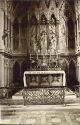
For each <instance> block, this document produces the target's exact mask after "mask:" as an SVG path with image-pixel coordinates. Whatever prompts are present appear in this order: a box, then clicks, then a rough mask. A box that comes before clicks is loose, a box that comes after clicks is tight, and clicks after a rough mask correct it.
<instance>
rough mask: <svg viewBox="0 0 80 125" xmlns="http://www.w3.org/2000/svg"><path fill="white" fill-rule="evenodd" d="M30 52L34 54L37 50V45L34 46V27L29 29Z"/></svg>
mask: <svg viewBox="0 0 80 125" xmlns="http://www.w3.org/2000/svg"><path fill="white" fill-rule="evenodd" d="M30 32H31V36H30V37H31V40H30V42H31V45H30V46H31V52H33V53H34V52H35V53H36V50H37V45H36V27H35V25H34V26H32V27H31V31H30Z"/></svg>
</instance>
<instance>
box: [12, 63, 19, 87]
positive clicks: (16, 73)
mask: <svg viewBox="0 0 80 125" xmlns="http://www.w3.org/2000/svg"><path fill="white" fill-rule="evenodd" d="M13 83H14V86H20V65H19V63H18V62H15V64H14V65H13Z"/></svg>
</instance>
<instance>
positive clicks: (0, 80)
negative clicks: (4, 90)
mask: <svg viewBox="0 0 80 125" xmlns="http://www.w3.org/2000/svg"><path fill="white" fill-rule="evenodd" d="M3 86H4V56H3V55H0V87H3Z"/></svg>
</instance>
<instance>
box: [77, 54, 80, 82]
mask: <svg viewBox="0 0 80 125" xmlns="http://www.w3.org/2000/svg"><path fill="white" fill-rule="evenodd" d="M77 79H78V82H80V56H79V57H78V58H77Z"/></svg>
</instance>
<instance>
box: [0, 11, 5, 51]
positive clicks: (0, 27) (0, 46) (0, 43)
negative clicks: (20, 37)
mask: <svg viewBox="0 0 80 125" xmlns="http://www.w3.org/2000/svg"><path fill="white" fill-rule="evenodd" d="M3 33H4V12H3V11H2V10H1V9H0V51H2V50H4V39H2V38H3V35H4V34H3Z"/></svg>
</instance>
